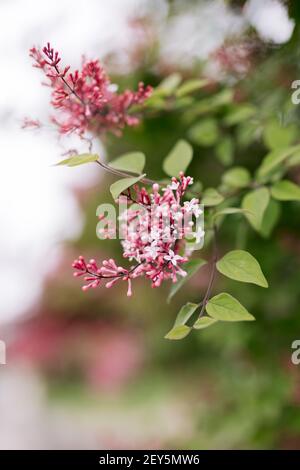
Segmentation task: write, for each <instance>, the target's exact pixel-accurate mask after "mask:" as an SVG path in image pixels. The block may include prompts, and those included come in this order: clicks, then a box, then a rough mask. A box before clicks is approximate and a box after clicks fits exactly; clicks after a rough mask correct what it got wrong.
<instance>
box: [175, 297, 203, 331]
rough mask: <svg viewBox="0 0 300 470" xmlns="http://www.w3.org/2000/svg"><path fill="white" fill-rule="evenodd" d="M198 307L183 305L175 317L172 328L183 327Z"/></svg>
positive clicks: (190, 304) (189, 303)
mask: <svg viewBox="0 0 300 470" xmlns="http://www.w3.org/2000/svg"><path fill="white" fill-rule="evenodd" d="M198 307H199V305H198V304H193V303H192V302H188V303H187V304H185V305H183V307H181V309H180V311H179V313H178V315H177V317H176V320H175V323H174V327H175V326H180V325H185V324H186V322H187V321H188V320H189V318H191V316H192V315H193V313H194V312H195V311H196V310H197V308H198Z"/></svg>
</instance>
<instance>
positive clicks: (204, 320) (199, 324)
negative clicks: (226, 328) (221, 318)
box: [193, 317, 218, 330]
mask: <svg viewBox="0 0 300 470" xmlns="http://www.w3.org/2000/svg"><path fill="white" fill-rule="evenodd" d="M217 321H218V320H216V318H210V317H201V318H198V320H197V321H196V322H195V323H194V325H193V328H195V330H202V329H203V328H207V327H208V326H211V325H213V324H214V323H216V322H217Z"/></svg>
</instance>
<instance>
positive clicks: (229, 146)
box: [215, 137, 234, 166]
mask: <svg viewBox="0 0 300 470" xmlns="http://www.w3.org/2000/svg"><path fill="white" fill-rule="evenodd" d="M215 150H216V155H217V158H218V160H219V161H220V162H221V163H222V164H223V165H225V166H228V165H231V163H232V162H233V154H234V145H233V140H232V139H231V138H230V137H224V138H223V139H222V140H221V141H220V142H219V143H218V144H217V146H216V149H215Z"/></svg>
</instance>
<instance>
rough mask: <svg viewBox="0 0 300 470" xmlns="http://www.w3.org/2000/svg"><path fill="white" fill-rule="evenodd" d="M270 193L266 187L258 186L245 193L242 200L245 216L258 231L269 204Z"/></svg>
mask: <svg viewBox="0 0 300 470" xmlns="http://www.w3.org/2000/svg"><path fill="white" fill-rule="evenodd" d="M269 200H270V193H269V191H268V189H267V188H259V189H255V190H254V191H251V192H249V193H248V194H246V196H245V197H244V199H243V201H242V208H243V209H244V210H245V211H246V212H245V216H246V217H247V219H248V221H249V223H250V224H251V225H252V227H253V228H254V229H255V230H257V231H259V230H260V228H261V224H262V220H263V216H264V213H265V210H266V208H267V206H268V204H269Z"/></svg>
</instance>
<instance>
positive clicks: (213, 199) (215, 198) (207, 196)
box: [201, 188, 224, 206]
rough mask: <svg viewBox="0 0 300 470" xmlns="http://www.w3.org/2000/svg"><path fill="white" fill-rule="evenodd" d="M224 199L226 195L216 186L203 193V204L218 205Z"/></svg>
mask: <svg viewBox="0 0 300 470" xmlns="http://www.w3.org/2000/svg"><path fill="white" fill-rule="evenodd" d="M223 201H224V197H223V196H222V194H220V193H219V192H218V191H217V190H216V189H214V188H207V189H206V190H205V191H204V193H203V198H202V200H201V204H203V205H204V206H217V205H218V204H220V203H221V202H223Z"/></svg>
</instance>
